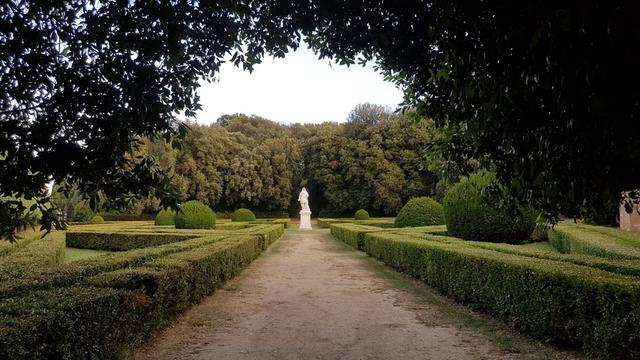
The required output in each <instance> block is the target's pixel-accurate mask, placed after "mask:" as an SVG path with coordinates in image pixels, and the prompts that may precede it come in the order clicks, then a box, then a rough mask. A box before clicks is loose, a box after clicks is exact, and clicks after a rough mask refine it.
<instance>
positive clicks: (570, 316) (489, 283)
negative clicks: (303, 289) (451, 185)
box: [364, 232, 640, 359]
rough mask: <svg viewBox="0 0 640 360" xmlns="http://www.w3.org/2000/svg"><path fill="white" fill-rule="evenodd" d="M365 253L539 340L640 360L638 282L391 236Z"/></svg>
mask: <svg viewBox="0 0 640 360" xmlns="http://www.w3.org/2000/svg"><path fill="white" fill-rule="evenodd" d="M434 238H442V237H434ZM364 250H365V251H366V252H367V253H368V254H369V255H371V256H373V257H376V258H378V259H380V260H382V261H384V262H385V263H386V264H388V265H390V266H392V267H394V268H396V269H397V270H400V271H403V272H406V273H408V274H410V275H412V276H414V277H417V278H419V279H421V280H423V281H425V282H426V283H428V284H429V285H431V286H433V287H435V288H438V289H440V290H441V291H442V292H444V293H445V294H447V295H449V296H451V297H453V298H455V299H456V300H458V301H460V302H462V303H465V304H468V305H470V306H471V307H473V308H475V309H479V310H482V311H485V312H487V313H489V314H491V315H494V316H496V317H498V318H502V319H504V320H506V321H508V322H509V323H511V324H514V325H515V326H516V327H517V328H519V329H520V330H522V331H524V332H527V333H530V334H532V335H534V336H536V337H539V338H542V339H545V340H548V341H553V342H556V343H559V344H562V345H569V346H580V347H582V349H583V350H584V351H585V352H587V353H588V354H591V355H594V356H598V357H602V358H607V359H611V358H619V359H630V358H638V357H640V278H638V277H635V276H626V275H619V274H613V273H609V272H606V271H602V270H599V269H594V268H590V267H586V266H580V265H575V264H570V263H567V262H560V261H551V260H546V259H540V258H532V257H527V256H520V255H515V254H508V253H502V252H496V251H491V250H487V249H482V248H478V247H473V246H466V245H465V242H463V241H459V242H455V243H448V242H447V241H425V240H420V239H415V238H411V237H409V236H407V235H400V234H393V233H389V232H375V233H368V234H366V235H365V237H364Z"/></svg>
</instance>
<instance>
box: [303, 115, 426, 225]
mask: <svg viewBox="0 0 640 360" xmlns="http://www.w3.org/2000/svg"><path fill="white" fill-rule="evenodd" d="M296 130H297V131H299V133H300V135H299V136H300V137H303V140H302V141H303V159H304V164H305V168H304V179H305V180H306V181H307V184H306V187H307V190H309V194H310V203H311V204H313V205H314V206H316V207H319V208H320V209H321V211H322V214H321V216H324V217H328V216H339V215H342V216H344V215H347V214H348V216H351V214H353V212H354V211H355V210H357V209H360V208H366V209H368V211H370V212H372V213H374V214H378V215H395V214H396V212H397V211H398V210H399V209H400V208H401V207H402V205H403V204H404V203H405V202H406V201H407V200H408V199H410V198H412V197H415V196H419V195H420V194H428V195H431V194H433V192H434V188H435V183H436V180H437V179H436V177H435V175H434V174H433V173H432V172H430V171H428V169H427V165H426V161H425V159H426V150H427V146H428V145H429V144H430V143H431V141H432V138H433V123H432V122H430V121H428V120H425V121H422V122H418V123H413V122H411V121H410V118H409V116H408V115H407V114H394V113H393V112H391V111H390V110H389V109H386V108H384V107H380V106H375V105H371V104H361V105H359V106H357V107H356V108H355V109H354V110H353V111H352V112H351V114H350V115H349V121H348V122H347V123H346V124H332V123H325V124H321V125H316V126H313V127H311V126H309V127H305V128H298V129H296Z"/></svg>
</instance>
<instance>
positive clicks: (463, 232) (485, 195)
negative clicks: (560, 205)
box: [443, 170, 536, 244]
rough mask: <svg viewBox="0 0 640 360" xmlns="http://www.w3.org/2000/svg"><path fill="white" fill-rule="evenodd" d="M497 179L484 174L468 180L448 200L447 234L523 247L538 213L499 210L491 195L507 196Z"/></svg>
mask: <svg viewBox="0 0 640 360" xmlns="http://www.w3.org/2000/svg"><path fill="white" fill-rule="evenodd" d="M505 192H506V191H505V189H504V188H503V187H502V186H501V185H500V184H499V183H498V180H497V179H496V177H495V175H494V174H493V173H491V172H488V171H485V170H482V171H480V172H477V173H475V174H472V175H470V176H469V177H464V178H462V179H461V180H460V182H458V183H457V184H455V185H454V186H453V187H452V188H451V189H449V191H448V192H447V195H446V196H445V198H444V203H443V206H444V214H445V219H446V223H447V232H448V233H449V235H451V236H455V237H459V238H462V239H465V240H476V241H490V242H507V243H514V244H517V243H522V242H524V241H527V240H529V239H530V238H531V233H532V232H533V229H534V227H535V223H536V221H535V219H536V217H535V212H534V211H533V209H532V208H531V207H518V206H516V205H515V204H514V205H512V206H511V210H509V209H508V204H507V206H503V207H502V208H498V207H497V206H496V203H497V200H496V199H495V198H493V200H492V199H491V198H490V195H489V194H493V195H494V196H495V195H496V194H497V195H498V196H500V195H501V194H505Z"/></svg>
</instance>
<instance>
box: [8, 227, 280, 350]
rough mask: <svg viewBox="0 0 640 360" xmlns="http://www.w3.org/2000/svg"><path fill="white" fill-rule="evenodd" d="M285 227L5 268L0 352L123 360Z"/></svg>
mask: <svg viewBox="0 0 640 360" xmlns="http://www.w3.org/2000/svg"><path fill="white" fill-rule="evenodd" d="M93 229H94V230H95V229H97V228H96V227H93ZM283 229H284V226H283V225H282V224H269V225H256V226H252V227H251V228H245V229H242V230H243V231H244V233H239V234H232V233H225V234H217V233H211V232H204V233H202V234H201V237H199V238H195V239H190V240H184V241H179V242H174V243H169V244H164V245H160V246H153V247H147V248H141V249H134V250H130V251H127V252H120V253H112V254H108V255H102V256H99V257H98V258H93V259H91V260H79V261H75V262H72V263H68V264H64V265H60V266H54V267H32V268H29V269H28V271H23V272H21V273H20V275H21V276H20V277H13V276H11V275H7V273H3V274H2V276H3V278H2V279H1V281H0V358H2V359H4V358H6V359H41V358H47V359H76V358H102V359H110V358H120V357H121V355H122V353H123V352H124V351H126V350H127V349H128V348H129V347H131V346H134V345H135V344H136V343H139V342H140V341H141V340H143V339H144V338H145V337H146V336H148V334H149V333H150V332H151V331H153V330H155V329H157V328H159V327H161V326H163V325H165V324H166V323H167V322H168V321H170V320H171V319H173V317H175V316H176V315H177V314H178V313H179V312H180V311H182V310H184V309H186V308H187V307H188V306H190V305H191V304H193V303H195V302H197V301H199V300H200V299H202V297H204V296H206V295H208V294H211V293H212V292H213V291H214V290H215V288H216V287H218V286H220V285H221V284H222V283H224V282H225V281H227V280H228V279H230V278H231V277H233V276H234V275H236V274H237V273H238V272H239V271H240V270H241V269H242V268H244V267H245V266H246V265H247V264H249V263H250V262H251V261H252V260H253V259H255V258H256V257H257V256H258V255H259V254H260V253H261V252H262V251H263V250H264V249H265V248H266V247H267V246H268V245H269V244H270V243H272V242H273V241H275V240H276V239H277V238H278V237H279V236H280V235H281V234H282V232H283ZM174 231H175V230H174ZM121 235H122V234H121ZM130 235H134V234H130ZM156 235H157V234H156ZM12 255H13V254H12ZM6 257H9V256H6ZM52 329H55V331H52Z"/></svg>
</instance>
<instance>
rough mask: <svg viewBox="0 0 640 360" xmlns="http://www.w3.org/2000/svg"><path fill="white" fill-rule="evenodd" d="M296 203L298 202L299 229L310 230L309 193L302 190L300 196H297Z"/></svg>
mask: <svg viewBox="0 0 640 360" xmlns="http://www.w3.org/2000/svg"><path fill="white" fill-rule="evenodd" d="M298 201H299V202H300V207H301V208H302V210H300V229H304V230H311V209H310V208H309V193H308V192H307V189H305V188H302V191H300V195H298Z"/></svg>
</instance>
